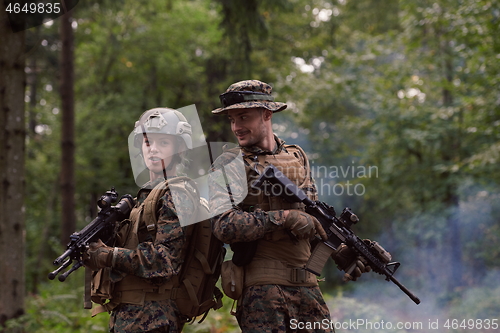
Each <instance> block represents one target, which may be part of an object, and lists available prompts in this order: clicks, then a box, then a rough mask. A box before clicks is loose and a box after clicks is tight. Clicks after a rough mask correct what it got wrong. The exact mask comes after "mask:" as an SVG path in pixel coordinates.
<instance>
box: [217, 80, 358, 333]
mask: <svg viewBox="0 0 500 333" xmlns="http://www.w3.org/2000/svg"><path fill="white" fill-rule="evenodd" d="M271 92H272V88H271V86H270V85H268V84H266V83H264V82H261V81H258V80H247V81H241V82H237V83H234V84H232V85H231V86H230V87H229V88H228V89H227V90H226V92H225V93H223V94H222V95H220V100H221V102H222V108H218V109H216V110H213V111H212V113H214V114H224V115H227V117H228V118H229V121H230V123H231V130H232V132H233V133H234V135H235V136H236V138H237V140H238V143H239V149H240V150H241V151H240V150H239V149H230V150H227V151H225V152H224V153H223V154H222V155H221V156H219V158H218V159H217V160H216V161H215V163H214V166H213V168H212V174H213V175H214V178H216V179H214V180H213V181H211V183H210V208H211V210H212V212H217V213H218V214H219V215H217V216H216V217H215V218H214V219H213V232H214V234H215V236H216V237H218V238H219V239H220V240H222V241H223V242H225V243H228V244H231V248H232V250H233V251H234V255H233V258H232V262H229V263H228V265H226V268H227V266H231V267H230V268H228V270H229V271H231V274H229V275H230V277H231V278H234V277H240V278H236V281H232V282H231V286H232V288H228V289H231V291H234V290H238V289H242V294H241V295H239V294H235V295H232V296H230V297H232V298H234V299H237V300H238V307H237V311H236V318H237V320H238V323H239V325H240V328H241V329H242V331H243V332H244V333H250V332H251V333H254V332H255V333H262V332H295V331H296V329H295V328H296V327H300V328H302V327H308V326H307V325H309V326H310V327H314V329H311V330H300V331H301V332H331V331H333V328H332V325H327V323H330V313H329V310H328V307H327V305H326V303H325V301H324V299H323V296H322V294H321V291H320V289H319V287H318V282H317V279H316V276H315V275H314V274H311V273H310V272H308V271H306V270H305V269H304V266H305V264H306V262H307V260H308V258H309V256H310V255H311V244H310V241H311V240H312V239H314V238H315V235H318V236H319V237H321V238H323V239H325V238H326V233H325V231H324V230H323V228H322V227H321V224H320V223H319V222H318V221H317V220H316V218H314V217H313V216H311V215H309V214H307V213H305V212H304V207H303V204H299V203H293V204H291V203H288V202H286V201H284V200H282V199H281V198H280V197H277V196H272V195H269V194H268V193H264V192H263V191H260V190H258V189H253V188H251V186H250V184H251V183H252V182H253V181H254V180H255V179H256V178H257V177H258V175H259V173H261V172H262V171H263V170H264V168H265V167H266V166H267V165H268V164H270V163H271V164H273V165H275V166H276V167H277V168H278V169H280V170H281V171H282V172H283V173H284V174H285V176H287V177H288V178H289V179H291V180H292V181H293V182H295V183H296V184H297V185H298V186H299V187H300V188H301V189H302V190H304V191H305V192H306V193H307V195H308V196H309V197H310V198H311V199H312V200H317V191H316V186H315V184H314V180H313V179H312V176H311V172H310V167H309V162H308V159H307V156H306V155H305V153H304V151H303V150H302V149H301V148H300V147H299V146H297V145H286V144H285V142H284V141H283V140H281V139H279V138H278V137H277V136H276V135H274V134H273V132H272V122H271V120H272V116H273V113H274V112H280V111H282V110H284V109H286V107H287V106H286V104H284V103H279V102H274V98H273V97H272V96H271ZM239 155H241V156H242V157H243V163H240V164H238V163H234V162H233V163H231V164H229V163H228V161H231V160H234V159H235V157H236V156H239ZM238 165H241V167H242V168H244V170H245V171H244V173H243V174H244V175H245V176H244V177H245V178H246V179H244V180H243V181H241V180H240V179H239V176H238V172H240V170H236V168H237V167H238ZM217 170H222V173H220V172H219V174H217V172H216V171H217ZM240 173H241V172H240ZM223 180H224V181H223ZM224 183H225V184H224ZM247 192H248V193H247ZM228 195H229V196H230V197H231V202H232V204H228V200H227V197H228ZM241 201H242V202H241ZM235 203H238V204H237V205H236V204H235ZM214 215H215V214H214ZM342 249H343V250H342V251H338V252H337V253H335V254H334V255H333V256H334V259H335V260H336V262H337V264H338V265H339V267H342V268H343V267H348V266H347V265H350V264H351V263H352V262H354V261H355V259H356V256H354V255H353V253H352V252H350V250H349V249H347V248H345V247H342ZM226 263H227V262H226ZM226 263H224V264H226ZM223 270H224V266H223ZM363 270H364V267H362V265H360V267H359V268H357V269H356V270H355V272H353V273H352V275H353V279H355V278H357V277H358V276H360V275H361V272H362V271H363ZM222 283H223V287H224V285H225V284H226V283H225V281H224V272H223V282H222ZM238 284H242V286H238ZM225 291H226V289H225ZM291 321H292V322H293V323H295V325H290V323H291ZM300 323H302V324H300ZM308 323H309V324H308ZM322 323H323V324H322ZM312 325H314V326H312Z"/></svg>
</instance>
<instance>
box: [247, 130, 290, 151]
mask: <svg viewBox="0 0 500 333" xmlns="http://www.w3.org/2000/svg"><path fill="white" fill-rule="evenodd" d="M274 140H275V141H276V147H275V148H274V150H273V151H270V150H266V149H262V148H260V147H257V146H250V147H240V148H241V150H242V151H244V152H247V153H249V154H251V155H276V154H279V153H281V152H282V151H286V149H285V141H284V140H281V139H280V138H278V137H277V136H276V134H274Z"/></svg>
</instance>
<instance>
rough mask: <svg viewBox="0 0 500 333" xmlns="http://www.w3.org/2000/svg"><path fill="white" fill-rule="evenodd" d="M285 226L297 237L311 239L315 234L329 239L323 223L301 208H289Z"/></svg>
mask: <svg viewBox="0 0 500 333" xmlns="http://www.w3.org/2000/svg"><path fill="white" fill-rule="evenodd" d="M283 226H284V227H285V228H286V229H289V230H290V232H291V233H292V234H293V235H294V236H295V237H297V239H311V238H313V237H314V235H315V234H318V235H319V236H320V237H321V238H322V239H323V240H326V239H328V237H327V235H326V232H325V230H324V229H323V227H322V226H321V223H319V221H318V220H317V219H316V218H315V217H314V216H312V215H309V214H307V213H305V212H303V211H301V210H296V209H291V210H289V211H288V216H287V217H286V219H285V222H284V223H283Z"/></svg>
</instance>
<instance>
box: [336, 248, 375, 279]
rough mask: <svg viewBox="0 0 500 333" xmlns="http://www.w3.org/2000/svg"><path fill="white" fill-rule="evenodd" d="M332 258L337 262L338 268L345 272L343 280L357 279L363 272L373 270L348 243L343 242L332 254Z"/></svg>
mask: <svg viewBox="0 0 500 333" xmlns="http://www.w3.org/2000/svg"><path fill="white" fill-rule="evenodd" d="M332 258H333V260H334V261H335V263H336V264H337V267H338V269H340V270H342V271H344V272H345V274H344V278H343V280H344V281H345V282H348V281H356V280H357V279H358V278H359V277H360V276H361V274H363V273H366V272H369V271H371V267H370V266H368V265H367V263H366V262H365V261H364V260H363V258H362V257H361V256H358V255H357V254H356V253H355V252H354V251H353V250H351V249H350V248H349V247H348V246H347V245H345V244H341V245H340V246H339V248H338V249H337V251H335V252H334V253H333V254H332Z"/></svg>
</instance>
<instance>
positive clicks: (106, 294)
mask: <svg viewBox="0 0 500 333" xmlns="http://www.w3.org/2000/svg"><path fill="white" fill-rule="evenodd" d="M191 148H192V141H191V125H190V124H189V123H188V122H187V120H186V118H185V117H184V116H183V114H182V113H180V112H179V111H176V110H173V109H168V108H156V109H152V110H148V111H146V112H145V113H143V115H142V116H141V117H140V118H139V121H137V122H136V125H135V128H134V131H133V133H132V134H131V136H130V139H129V149H130V152H131V161H132V162H133V163H132V164H133V168H134V174H136V175H138V176H140V177H144V175H146V176H149V181H148V182H147V183H146V184H145V185H144V186H142V189H141V190H140V191H139V193H138V195H137V199H136V202H137V204H136V206H135V207H134V208H133V209H132V211H131V214H130V219H127V220H124V221H122V222H121V223H120V227H119V230H118V233H117V236H116V243H115V244H114V245H115V246H114V247H110V246H107V245H105V244H104V243H103V242H102V241H100V240H99V241H98V242H95V243H91V244H90V248H89V251H88V257H87V258H86V260H85V263H86V266H87V267H89V268H91V269H92V270H93V285H92V300H93V301H94V302H97V303H100V304H101V306H98V307H97V308H96V309H94V311H93V315H95V314H97V313H99V312H104V311H109V312H111V317H110V322H109V328H110V332H116V333H118V332H120V333H122V332H123V333H132V332H170V333H177V332H181V330H182V326H183V322H182V318H180V314H179V311H178V307H177V304H176V302H175V300H173V299H171V292H170V291H171V289H172V288H171V286H172V283H173V282H172V281H173V279H175V277H176V275H177V274H178V273H179V271H180V269H181V265H182V262H183V253H184V249H183V248H184V244H185V242H186V236H185V234H184V229H183V228H182V227H181V224H180V223H179V216H180V214H181V213H182V214H186V216H187V215H189V214H191V213H192V212H193V211H195V209H196V206H195V204H196V202H195V201H193V200H191V198H190V197H189V196H186V197H185V198H182V200H180V201H181V202H182V205H177V206H174V200H173V196H172V192H173V190H172V191H171V188H173V187H172V186H173V184H174V183H175V179H176V178H175V177H176V168H177V166H179V165H180V164H182V162H183V159H184V155H185V153H186V150H187V149H191ZM137 158H139V159H140V160H141V162H142V163H143V164H142V167H138V166H137V163H135V162H134V159H137ZM134 164H136V165H135V166H134ZM137 169H139V170H137ZM165 180H168V183H169V185H167V186H168V187H167V188H166V191H165V192H164V195H162V196H161V197H159V198H157V199H155V200H156V201H157V202H153V204H154V205H155V207H159V211H158V218H157V221H154V222H155V223H152V224H149V225H146V218H145V217H143V215H145V214H143V213H145V211H146V210H145V209H144V208H143V207H144V205H141V204H142V203H144V202H145V200H147V198H148V197H149V196H150V193H152V192H153V191H154V190H156V189H157V188H161V186H165V185H164V184H166V183H165ZM152 189H153V190H152ZM176 193H177V192H176ZM178 193H182V191H178ZM178 193H177V194H178ZM180 195H182V194H180ZM177 202H178V201H176V203H177Z"/></svg>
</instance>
